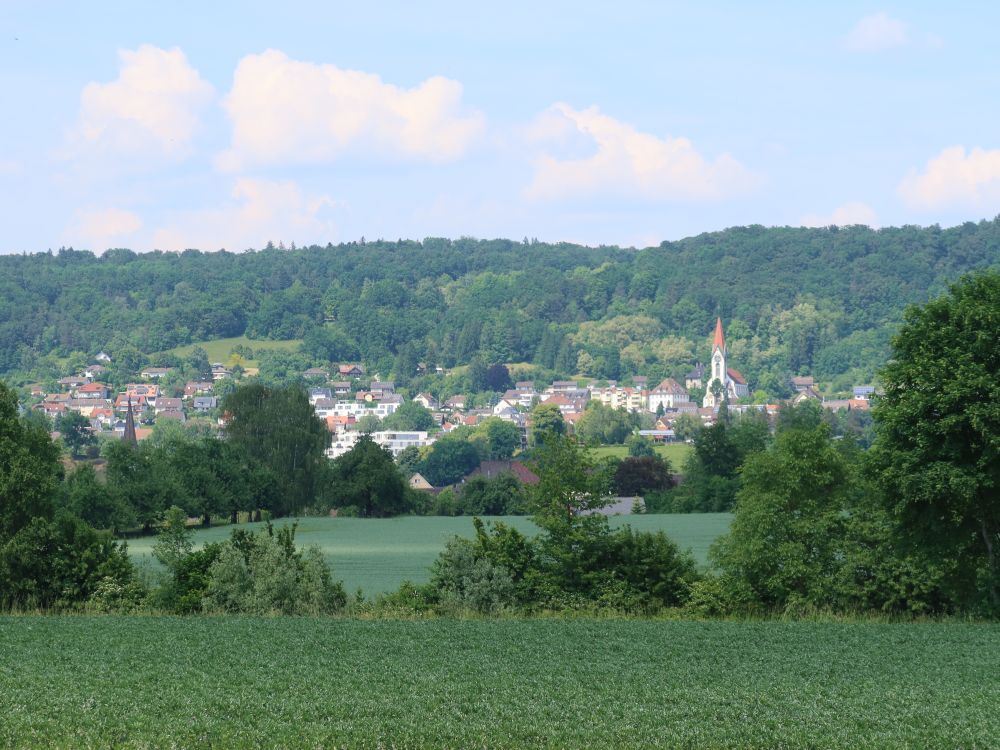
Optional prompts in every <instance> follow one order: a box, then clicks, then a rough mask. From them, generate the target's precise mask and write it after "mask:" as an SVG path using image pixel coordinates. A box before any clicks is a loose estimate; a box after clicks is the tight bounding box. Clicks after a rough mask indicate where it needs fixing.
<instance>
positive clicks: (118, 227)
mask: <svg viewBox="0 0 1000 750" xmlns="http://www.w3.org/2000/svg"><path fill="white" fill-rule="evenodd" d="M140 229H142V219H140V218H139V216H138V215H136V214H134V213H132V212H131V211H125V210H123V209H120V208H101V209H88V210H82V211H77V212H76V215H75V221H74V223H73V225H72V226H70V227H69V228H68V229H67V230H66V231H65V232H64V233H63V237H64V239H65V241H66V243H67V244H69V245H71V246H76V247H80V248H87V249H90V250H93V251H95V252H99V253H100V252H103V251H104V250H107V249H108V248H109V247H112V246H115V245H119V246H120V245H124V244H127V242H126V241H128V240H131V239H132V238H133V237H134V236H135V233H136V232H138V231H139V230H140Z"/></svg>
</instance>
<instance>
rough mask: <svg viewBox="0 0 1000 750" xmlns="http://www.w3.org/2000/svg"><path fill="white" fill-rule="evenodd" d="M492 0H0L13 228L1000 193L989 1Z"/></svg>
mask: <svg viewBox="0 0 1000 750" xmlns="http://www.w3.org/2000/svg"><path fill="white" fill-rule="evenodd" d="M361 5H367V6H370V7H359V6H361ZM485 5H486V4H480V3H469V2H454V3H449V2H433V0H430V1H428V2H423V3H412V2H409V3H394V2H384V3H368V4H361V3H357V2H354V3H350V4H347V3H340V2H331V1H329V0H328V1H326V2H315V3H312V2H296V1H295V0H285V1H284V2H281V3H274V2H239V3H227V2H212V3H204V2H198V3H193V2H174V3H147V2H135V0H131V1H130V2H99V3H77V2H70V1H69V0H65V1H64V2H50V3H38V2H21V0H0V97H2V107H0V112H2V115H0V253H10V252H40V251H45V250H48V249H57V248H59V247H63V246H72V247H75V248H77V249H89V250H93V251H94V252H97V253H100V252H103V251H104V250H105V249H107V248H109V247H128V248H131V249H133V250H137V251H146V250H152V249H160V250H170V251H177V250H183V249H186V248H198V249H201V250H218V249H220V248H226V249H227V250H230V251H240V250H244V249H246V248H250V247H262V246H263V245H265V244H266V243H267V242H268V241H271V242H274V243H275V244H277V243H279V242H283V243H285V245H290V244H291V243H293V242H294V243H296V244H297V245H308V244H313V243H317V244H326V243H328V242H333V243H337V242H346V241H351V240H357V239H360V238H361V237H366V238H367V239H378V238H384V239H389V240H395V239H398V238H407V239H422V238H424V237H452V238H457V237H460V236H472V237H480V238H494V237H506V238H511V239H515V240H520V239H522V238H524V237H528V238H538V239H540V240H543V241H568V242H579V243H583V244H588V245H597V244H619V245H622V246H634V247H645V246H649V245H654V244H658V243H659V242H661V241H663V240H674V239H679V238H682V237H686V236H691V235H696V234H699V233H701V232H707V231H715V230H720V229H724V228H726V227H729V226H735V225H744V224H764V225H768V226H771V225H780V226H784V225H792V226H799V225H807V226H825V225H830V224H839V225H847V224H867V225H870V226H875V227H878V226H894V225H901V224H919V225H928V224H935V223H936V224H940V225H942V226H951V225H954V224H959V223H962V222H964V221H978V220H980V219H983V218H993V217H994V216H996V215H997V214H1000V127H998V123H1000V44H997V43H996V29H997V28H998V27H1000V4H997V3H986V2H982V3H974V2H965V3H937V2H935V3H930V2H926V3H924V2H910V3H894V4H893V3H866V2H837V3H801V2H794V3H793V2H788V3H773V2H766V1H763V0H762V2H758V3H745V2H733V3H690V2H688V3H671V2H626V1H625V0H620V1H619V2H616V3H608V2H594V3H588V2H582V1H581V0H576V1H575V2H545V3H540V2H537V0H535V1H534V2H526V3H519V2H507V3H502V4H498V5H497V6H495V7H492V6H491V7H489V8H486V7H485ZM477 6H483V7H482V8H480V7H477Z"/></svg>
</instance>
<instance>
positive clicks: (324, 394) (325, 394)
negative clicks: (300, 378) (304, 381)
mask: <svg viewBox="0 0 1000 750" xmlns="http://www.w3.org/2000/svg"><path fill="white" fill-rule="evenodd" d="M321 398H322V399H331V398H333V391H331V390H330V389H329V388H310V389H309V403H310V404H313V405H315V404H316V402H317V401H319V400H320V399H321Z"/></svg>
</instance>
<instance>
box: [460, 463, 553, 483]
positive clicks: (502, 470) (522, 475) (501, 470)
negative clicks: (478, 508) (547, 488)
mask: <svg viewBox="0 0 1000 750" xmlns="http://www.w3.org/2000/svg"><path fill="white" fill-rule="evenodd" d="M501 474H513V475H514V476H515V477H517V479H518V481H520V482H521V484H531V485H534V484H538V482H539V481H540V480H539V479H538V475H537V474H536V473H535V472H533V471H532V470H531V469H529V468H528V467H527V466H525V465H524V464H523V463H522V462H521V461H483V462H482V463H480V464H479V466H477V467H476V468H475V469H473V470H472V471H471V472H469V473H468V474H467V475H466V476H465V478H464V479H463V480H462V481H463V482H466V481H468V480H470V479H472V478H473V477H486V478H487V479H492V478H493V477H497V476H500V475H501Z"/></svg>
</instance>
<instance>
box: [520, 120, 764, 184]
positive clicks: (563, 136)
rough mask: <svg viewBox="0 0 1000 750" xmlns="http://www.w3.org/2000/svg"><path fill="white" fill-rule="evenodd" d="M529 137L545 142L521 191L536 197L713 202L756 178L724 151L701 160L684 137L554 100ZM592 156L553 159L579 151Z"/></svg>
mask: <svg viewBox="0 0 1000 750" xmlns="http://www.w3.org/2000/svg"><path fill="white" fill-rule="evenodd" d="M530 136H531V137H532V138H533V139H534V140H536V141H538V142H539V143H541V144H543V146H542V147H543V151H542V153H541V154H540V155H539V157H538V159H537V161H536V163H535V174H534V178H533V180H532V182H531V184H530V185H529V186H528V187H527V189H526V191H525V192H526V195H527V196H528V197H529V198H535V199H554V198H567V197H569V198H572V197H585V196H591V195H598V194H614V195H620V196H624V197H630V198H639V199H643V200H652V201H669V200H710V199H717V198H722V197H726V196H729V195H733V194H737V193H742V192H745V191H747V190H750V189H752V188H753V187H754V186H755V185H756V184H757V182H758V180H757V178H755V177H754V176H753V175H751V174H750V173H749V172H748V171H747V169H746V168H745V167H744V166H743V165H742V164H740V163H739V162H738V161H736V160H735V159H734V158H733V157H731V156H730V155H729V154H721V155H720V156H718V157H716V158H715V159H714V160H708V159H706V158H705V157H703V156H702V155H701V154H700V153H699V152H698V151H697V150H696V149H695V147H694V144H692V143H691V141H689V140H688V139H687V138H671V137H669V136H667V137H664V138H659V137H657V136H655V135H651V134H649V133H642V132H639V131H638V130H636V129H635V128H633V127H632V126H631V125H628V124H626V123H623V122H621V121H619V120H616V119H614V118H613V117H610V116H608V115H605V114H603V113H602V112H601V111H600V110H599V109H598V108H597V107H590V108H588V109H585V110H576V109H573V108H572V107H570V106H569V105H568V104H563V103H557V104H554V105H553V106H552V107H550V108H549V109H548V110H546V111H545V112H544V113H542V115H540V116H539V118H538V119H537V121H536V122H535V124H534V126H533V128H532V129H531V131H530ZM581 136H584V137H585V139H586V141H587V142H588V143H589V149H588V150H589V151H590V153H588V154H585V155H574V156H558V155H554V152H558V151H559V150H562V149H566V148H571V149H573V150H578V149H579V140H580V137H581Z"/></svg>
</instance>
